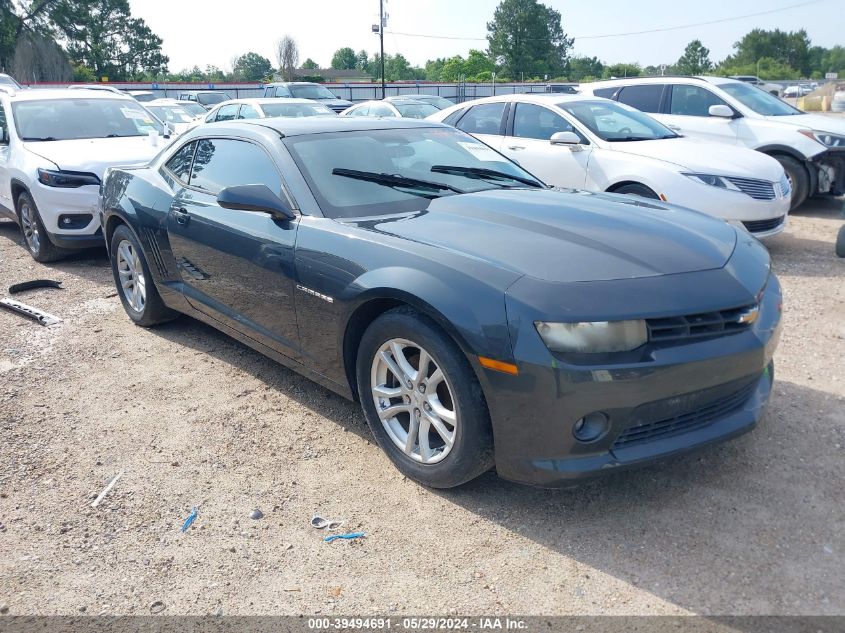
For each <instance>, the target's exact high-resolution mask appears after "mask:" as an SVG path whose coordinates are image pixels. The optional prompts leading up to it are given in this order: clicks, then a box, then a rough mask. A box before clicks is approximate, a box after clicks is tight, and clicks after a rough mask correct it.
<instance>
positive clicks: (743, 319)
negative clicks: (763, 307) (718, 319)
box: [736, 306, 760, 325]
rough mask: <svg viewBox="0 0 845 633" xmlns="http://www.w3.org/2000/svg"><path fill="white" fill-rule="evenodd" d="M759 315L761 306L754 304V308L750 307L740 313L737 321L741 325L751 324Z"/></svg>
mask: <svg viewBox="0 0 845 633" xmlns="http://www.w3.org/2000/svg"><path fill="white" fill-rule="evenodd" d="M758 316H760V308H759V307H758V306H754V307H753V308H748V310H746V311H745V312H743V313H742V314H740V315H739V316H738V317H737V318H736V322H737V323H739V324H740V325H750V324H751V323H754V321H756V320H757V317H758Z"/></svg>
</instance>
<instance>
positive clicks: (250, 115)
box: [238, 104, 259, 119]
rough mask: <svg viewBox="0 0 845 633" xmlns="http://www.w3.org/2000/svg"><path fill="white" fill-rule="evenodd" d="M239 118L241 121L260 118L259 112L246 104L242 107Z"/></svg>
mask: <svg viewBox="0 0 845 633" xmlns="http://www.w3.org/2000/svg"><path fill="white" fill-rule="evenodd" d="M238 118H239V119H257V118H259V117H258V112H257V111H256V110H255V108H253V107H252V106H249V105H246V104H244V105H242V106H241V111H240V112H239V113H238Z"/></svg>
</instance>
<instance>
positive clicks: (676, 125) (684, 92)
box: [655, 83, 742, 145]
mask: <svg viewBox="0 0 845 633" xmlns="http://www.w3.org/2000/svg"><path fill="white" fill-rule="evenodd" d="M713 105H726V106H728V107H731V106H730V105H729V104H728V103H727V102H726V101H725V100H724V99H722V98H721V97H719V96H718V95H716V94H715V93H714V92H713V91H711V90H709V89H708V88H706V87H705V86H698V85H693V84H683V83H673V84H669V86H668V91H667V98H666V103H665V105H664V110H665V113H664V114H662V115H660V116H657V117H655V118H657V119H658V120H659V121H660V122H661V123H663V124H664V125H666V126H667V127H669V128H671V129H673V130H675V131H676V132H678V133H680V134H683V135H684V136H689V137H692V138H701V139H704V140H707V141H716V142H718V143H730V144H732V145H733V144H736V143H738V138H739V123H738V122H739V121H741V120H742V119H741V118H734V119H729V118H727V117H718V116H711V115H710V106H713ZM731 109H732V110H733V108H731Z"/></svg>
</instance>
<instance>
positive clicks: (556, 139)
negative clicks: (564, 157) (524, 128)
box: [549, 132, 581, 152]
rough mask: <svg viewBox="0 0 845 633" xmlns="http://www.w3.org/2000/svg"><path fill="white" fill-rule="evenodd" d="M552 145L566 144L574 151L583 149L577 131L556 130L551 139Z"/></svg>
mask: <svg viewBox="0 0 845 633" xmlns="http://www.w3.org/2000/svg"><path fill="white" fill-rule="evenodd" d="M549 143H551V144H552V145H566V146H567V147H569V149H570V150H572V151H573V152H580V151H581V139H580V138H579V137H578V135H577V134H576V133H575V132H555V133H554V134H552V137H551V138H550V139H549Z"/></svg>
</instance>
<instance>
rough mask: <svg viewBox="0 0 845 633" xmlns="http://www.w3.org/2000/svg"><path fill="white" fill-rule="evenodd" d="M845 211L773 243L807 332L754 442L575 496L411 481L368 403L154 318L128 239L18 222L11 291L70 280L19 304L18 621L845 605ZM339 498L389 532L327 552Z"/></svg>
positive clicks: (15, 375)
mask: <svg viewBox="0 0 845 633" xmlns="http://www.w3.org/2000/svg"><path fill="white" fill-rule="evenodd" d="M841 208H842V201H841V200H839V201H833V200H828V201H825V202H814V203H812V204H808V205H806V206H805V208H804V209H803V210H801V211H799V212H798V213H797V214H796V215H795V216H793V217H792V219H791V223H790V226H789V228H788V230H787V231H786V233H785V234H783V235H781V236H779V237H778V238H775V239H773V240H771V241H770V242H769V247H770V250H771V253H772V256H773V259H774V263H775V268H776V270H777V272H778V273H779V275H780V279H781V281H782V283H783V286H784V289H785V295H786V305H785V321H786V323H785V329H784V334H783V339H782V343H781V346H780V349H779V351H778V353H777V355H776V363H777V371H776V376H777V382H776V385H775V390H774V395H773V399H772V401H771V404H770V407H769V409H768V412H767V414H766V415H765V417H764V418H763V420H762V422H761V423H760V425H759V427H758V428H757V429H756V430H755V431H754V432H753V433H751V434H748V435H746V436H743V437H742V438H740V439H738V440H735V441H733V442H730V443H728V444H724V445H721V446H718V447H714V448H711V449H708V450H706V451H704V452H701V453H697V454H694V455H692V456H687V457H683V458H680V459H676V460H674V461H671V462H667V463H663V464H660V465H656V466H653V467H649V468H646V469H643V470H639V471H636V472H631V473H628V474H615V475H613V476H611V477H609V478H606V479H603V480H601V481H598V482H594V483H591V484H588V485H584V486H582V487H580V488H577V489H572V490H551V491H550V490H538V489H533V488H527V487H523V486H519V485H515V484H510V483H507V482H504V481H500V480H498V479H497V478H496V476H495V475H494V474H492V473H490V474H488V475H485V476H483V477H481V478H480V479H479V480H477V481H476V482H473V483H472V484H470V485H467V486H466V487H463V488H461V489H459V490H453V491H446V492H437V491H432V490H428V489H425V488H422V487H420V486H418V485H416V484H415V483H413V482H411V481H408V480H405V479H403V477H402V476H401V475H400V474H399V473H398V472H397V471H396V470H394V469H393V468H392V467H391V465H390V463H389V462H388V460H387V459H386V458H385V457H384V456H383V455H382V454H381V452H380V451H379V449H378V448H377V446H376V445H375V444H374V443H373V441H372V440H371V439H370V435H369V432H368V430H367V428H366V425H365V422H364V419H363V416H362V414H361V412H360V411H359V410H358V408H357V407H356V406H355V405H353V404H351V403H349V402H346V401H344V400H342V399H341V398H339V397H337V396H335V395H333V394H331V393H329V392H328V391H326V390H324V389H322V388H321V387H319V386H317V385H315V384H313V383H311V382H309V381H308V380H306V379H303V378H301V377H299V376H297V375H295V374H293V373H292V372H290V371H288V370H286V369H284V368H283V367H280V366H278V365H276V364H274V363H273V362H271V361H269V360H267V359H265V358H264V357H262V356H260V355H259V354H257V353H255V352H253V351H251V350H249V349H247V348H245V347H243V346H241V345H240V344H238V343H236V342H234V341H233V340H231V339H229V338H227V337H225V336H223V335H222V334H219V333H217V332H216V331H215V330H212V329H210V328H208V327H206V326H204V325H202V324H200V323H198V322H196V321H194V320H192V319H189V318H181V319H179V320H177V321H175V322H173V323H170V324H168V325H166V326H164V327H160V328H157V329H154V330H144V329H141V328H138V327H135V326H133V325H132V324H131V323H130V321H129V319H128V318H127V317H126V316H125V315H124V313H123V310H122V308H121V306H120V303H119V301H118V299H117V298H116V297H115V295H114V288H113V285H112V281H111V278H110V274H109V271H108V268H107V264H106V260H105V258H104V255H103V254H102V253H98V252H96V251H95V252H93V253H83V254H80V255H78V256H76V257H75V258H73V259H71V260H68V261H64V262H61V263H58V264H55V265H49V266H43V265H39V264H36V263H34V262H33V261H32V260H31V258H30V257H29V255H28V254H26V252H25V251H24V250H23V248H22V246H21V239H20V235H19V233H18V231H17V230H16V228H15V227H14V226H13V225H12V224H9V223H2V224H0V288H5V287H6V286H7V285H9V284H11V283H14V282H18V281H22V280H26V279H32V278H39V277H52V278H55V279H61V280H62V281H63V282H64V285H65V290H62V291H52V290H37V291H32V292H30V293H27V294H26V295H23V296H21V299H22V300H23V301H25V302H27V303H30V304H32V305H35V306H39V307H42V308H44V309H46V310H48V311H50V312H53V313H54V314H56V315H59V316H60V317H62V318H63V319H64V321H63V322H62V323H61V324H60V325H58V326H55V327H52V328H44V327H41V326H39V325H37V324H35V323H32V322H29V321H26V320H24V319H21V318H19V317H18V316H16V315H13V314H9V313H6V312H0V551H2V552H3V554H2V556H0V612H2V611H6V610H8V612H9V613H11V614H22V613H26V614H79V613H80V612H83V613H87V614H98V613H108V614H147V613H150V612H151V611H152V612H161V613H165V614H209V613H224V614H295V613H305V614H317V613H322V614H370V613H378V614H396V615H401V614H420V613H429V614H431V613H433V614H448V613H460V614H468V615H471V614H482V613H496V614H507V613H519V614H685V613H700V614H711V615H712V614H843V613H845V601H844V600H843V595H845V594H843V592H842V588H843V586H845V571H844V570H845V566H843V563H844V562H845V556H843V552H845V524H844V522H843V507H845V504H844V503H843V501H845V499H843V490H845V488H844V487H843V474H845V468H843V464H845V462H844V461H843V444H845V406H843V402H845V386H843V385H845V363H843V358H844V357H845V283H843V279H845V260H840V259H838V258H836V257H835V256H834V255H833V243H834V239H835V234H836V231H837V230H838V228H839V226H840V225H841V224H842V220H841V218H840V215H839V213H840V210H841ZM120 472H123V473H124V474H123V476H122V478H121V479H120V480H119V481H118V482H117V484H116V485H115V486H114V488H113V489H112V491H111V492H110V493H109V494H108V495H107V496H106V497H105V499H104V501H103V502H102V504H101V505H100V506H99V507H97V508H96V509H92V508H91V507H90V504H91V501H92V499H93V498H94V497H95V496H96V495H97V494H98V493H99V492H100V491H101V490H102V489H103V487H104V486H105V485H106V484H107V483H108V482H109V481H110V480H111V479H112V478H113V477H114V476H115V475H116V474H117V473H120ZM192 507H197V508H198V509H199V514H198V516H197V518H196V521H195V522H194V523H193V526H192V527H191V528H190V529H189V530H188V531H187V532H186V533H184V534H183V533H180V527H181V526H182V523H183V522H184V521H185V519H186V517H187V516H188V515H189V513H190V512H191V508H192ZM255 508H260V509H261V511H262V512H263V513H264V516H263V518H261V519H259V520H252V519H250V513H251V512H252V511H253V510H254V509H255ZM314 512H319V513H320V514H322V515H323V516H327V517H332V518H339V519H344V520H345V521H346V524H345V528H348V529H350V530H361V531H364V532H366V534H367V537H366V539H362V540H358V541H350V542H337V543H334V544H326V543H323V542H322V540H321V537H322V536H323V533H321V532H319V531H317V530H314V529H312V528H311V527H309V519H310V518H311V516H312V514H313V513H314Z"/></svg>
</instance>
